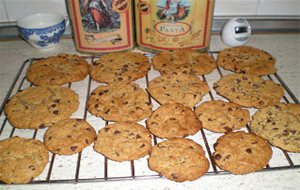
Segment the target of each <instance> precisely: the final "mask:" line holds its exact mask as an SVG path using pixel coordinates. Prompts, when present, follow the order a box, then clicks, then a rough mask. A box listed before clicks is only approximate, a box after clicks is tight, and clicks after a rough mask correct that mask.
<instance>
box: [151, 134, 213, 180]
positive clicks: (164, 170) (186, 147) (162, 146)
mask: <svg viewBox="0 0 300 190" xmlns="http://www.w3.org/2000/svg"><path fill="white" fill-rule="evenodd" d="M148 165H149V168H150V169H151V170H154V171H156V172H158V173H160V174H161V175H163V176H165V177H166V178H168V179H170V180H173V181H177V182H183V181H192V180H196V179H198V178H200V177H201V176H203V175H204V174H205V173H206V172H207V171H208V169H209V162H208V159H207V158H206V157H205V152H204V150H203V148H202V147H201V145H199V144H197V143H195V142H194V141H192V140H190V139H184V138H173V139H170V140H166V141H163V142H160V143H158V144H157V145H155V146H154V147H153V148H152V150H151V152H150V156H149V158H148Z"/></svg>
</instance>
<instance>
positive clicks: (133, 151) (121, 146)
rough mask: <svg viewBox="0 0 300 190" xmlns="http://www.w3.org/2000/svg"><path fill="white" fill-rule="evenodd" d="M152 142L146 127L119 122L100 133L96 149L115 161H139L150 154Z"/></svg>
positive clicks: (106, 127)
mask: <svg viewBox="0 0 300 190" xmlns="http://www.w3.org/2000/svg"><path fill="white" fill-rule="evenodd" d="M151 140H152V137H151V134H150V132H149V131H148V130H147V129H146V128H145V127H144V126H142V125H140V124H137V123H132V122H119V123H113V124H109V125H107V126H105V127H104V128H102V129H101V130H100V131H99V133H98V137H97V140H96V142H95V145H94V149H95V151H96V152H98V153H100V154H103V155H104V156H106V157H107V158H109V159H111V160H114V161H118V162H122V161H129V160H137V159H139V158H142V157H144V156H146V155H147V154H148V152H149V150H150V149H151V147H152V146H151Z"/></svg>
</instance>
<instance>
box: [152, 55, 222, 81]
mask: <svg viewBox="0 0 300 190" xmlns="http://www.w3.org/2000/svg"><path fill="white" fill-rule="evenodd" d="M152 63H153V68H154V69H155V70H157V71H159V72H160V73H161V74H162V75H163V74H172V73H174V72H177V73H185V74H193V75H196V76H199V75H206V74H209V73H211V72H212V71H213V70H214V69H215V68H216V66H217V64H216V63H215V61H214V59H213V58H212V57H211V56H209V55H208V54H207V53H200V52H198V51H196V50H193V49H180V50H174V51H163V52H160V53H157V54H156V55H155V56H154V57H153V59H152Z"/></svg>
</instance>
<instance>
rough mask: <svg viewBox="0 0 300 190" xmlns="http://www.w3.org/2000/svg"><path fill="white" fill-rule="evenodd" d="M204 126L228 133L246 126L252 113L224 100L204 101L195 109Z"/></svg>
mask: <svg viewBox="0 0 300 190" xmlns="http://www.w3.org/2000/svg"><path fill="white" fill-rule="evenodd" d="M195 112H196V114H197V116H198V118H199V120H200V121H201V122H202V126H203V128H205V129H208V130H210V131H213V132H217V133H226V132H231V131H233V130H237V129H240V128H242V127H245V126H246V124H247V123H248V122H249V121H250V113H249V111H248V110H246V109H242V108H241V106H239V105H237V104H235V103H232V102H224V101H222V100H211V101H207V102H204V103H203V104H201V105H200V106H198V107H197V108H196V110H195Z"/></svg>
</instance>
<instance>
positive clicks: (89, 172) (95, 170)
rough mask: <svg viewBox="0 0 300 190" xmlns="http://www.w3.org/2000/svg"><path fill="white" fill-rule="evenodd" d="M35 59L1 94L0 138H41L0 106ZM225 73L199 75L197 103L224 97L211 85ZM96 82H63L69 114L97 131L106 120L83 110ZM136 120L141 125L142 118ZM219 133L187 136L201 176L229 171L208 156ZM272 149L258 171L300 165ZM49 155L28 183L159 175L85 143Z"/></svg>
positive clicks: (297, 157)
mask: <svg viewBox="0 0 300 190" xmlns="http://www.w3.org/2000/svg"><path fill="white" fill-rule="evenodd" d="M209 53H210V54H211V55H212V56H213V57H214V58H215V57H216V56H217V54H218V52H217V51H215V52H209ZM145 56H147V57H149V61H150V62H151V56H152V55H150V54H145ZM83 58H85V59H86V60H87V61H88V62H89V63H90V64H92V63H93V62H94V61H95V60H97V59H98V58H99V56H83ZM39 59H41V58H30V59H28V60H26V61H24V62H23V64H22V65H21V66H20V68H19V70H18V72H17V73H16V76H15V78H14V80H13V83H12V84H11V87H10V88H9V89H8V92H7V94H6V96H5V97H4V101H3V103H2V105H1V109H0V123H1V128H0V140H3V139H6V138H9V137H12V136H20V137H24V138H33V139H38V140H41V141H43V136H44V133H45V131H46V129H36V130H29V129H17V128H14V127H12V126H11V125H10V123H9V122H8V121H7V118H6V116H5V113H4V107H5V105H6V103H7V101H8V100H9V98H10V97H11V96H12V95H13V94H15V93H16V92H18V91H20V90H23V89H25V88H28V87H31V86H32V84H31V83H30V82H28V81H27V80H26V71H27V69H28V67H29V65H30V64H31V63H32V62H34V61H36V60H39ZM228 73H230V72H229V71H225V70H223V69H222V68H219V67H218V68H217V69H215V70H214V71H213V72H212V73H210V74H208V75H202V76H200V79H202V80H204V81H207V83H208V85H209V87H210V92H209V93H208V94H207V95H205V96H204V97H203V99H202V101H201V102H200V103H199V104H201V103H202V102H204V101H208V100H214V99H223V100H225V99H224V98H222V97H221V96H219V95H218V94H216V92H215V91H214V90H213V88H212V86H213V83H214V82H216V81H218V80H219V79H220V78H221V77H222V76H223V75H226V74H228ZM157 76H159V73H158V72H157V71H154V70H150V72H149V74H148V75H147V76H146V77H144V78H142V79H139V80H137V81H135V82H136V83H137V84H139V85H140V87H141V88H143V89H145V88H147V86H148V83H149V81H151V80H152V79H153V78H155V77H157ZM263 78H264V79H268V80H272V81H274V82H276V83H279V84H281V85H282V86H283V87H284V89H285V96H284V97H283V98H282V102H285V103H297V104H299V100H298V99H297V98H296V96H295V95H294V94H293V93H292V91H291V90H290V89H289V88H288V86H287V85H286V84H285V82H284V81H283V80H282V78H281V77H280V76H279V75H278V74H277V73H275V74H273V75H268V76H264V77H263ZM99 85H104V84H101V83H98V82H95V81H93V80H92V79H91V78H90V77H89V76H88V77H86V79H84V80H82V81H79V82H73V83H69V84H67V85H66V86H68V87H69V88H71V89H72V90H74V91H75V92H77V93H78V94H79V100H80V106H79V109H78V111H77V112H75V113H74V114H73V116H72V118H83V119H85V120H86V121H87V122H89V123H90V124H91V125H92V126H93V127H94V128H95V130H100V129H101V128H102V127H104V126H105V125H107V124H108V122H107V121H104V120H102V119H101V118H97V117H95V116H93V115H91V114H90V113H89V112H88V111H87V109H86V108H87V106H86V104H87V99H88V96H89V94H90V93H91V91H92V90H93V89H95V88H96V87H97V86H99ZM149 102H150V103H152V104H153V110H155V109H156V108H158V107H159V104H158V103H157V102H156V101H155V100H154V99H152V98H151V96H150V95H149ZM196 106H197V105H196ZM249 111H250V113H251V115H253V114H254V113H255V112H256V109H254V108H251V109H249ZM139 123H140V124H142V125H144V126H145V120H143V121H141V122H139ZM241 130H244V131H248V132H251V131H250V127H249V125H248V124H247V125H246V126H245V128H243V129H241ZM221 135H222V134H218V133H213V132H210V131H207V130H205V129H201V130H200V131H199V132H198V133H197V134H195V135H192V136H188V137H187V138H190V139H192V140H194V141H195V142H197V143H199V144H200V145H202V147H203V148H204V150H205V152H206V156H207V157H208V158H209V161H210V169H209V171H208V172H207V173H206V175H205V176H212V175H224V174H230V173H229V172H227V171H223V170H221V169H220V168H218V167H217V166H216V164H215V163H214V160H213V156H212V153H213V151H214V150H213V144H214V143H215V142H216V140H217V138H218V137H220V136H221ZM161 141H162V139H159V138H156V137H155V136H153V145H154V144H157V143H158V142H161ZM272 149H273V157H272V159H271V160H270V162H269V164H268V165H267V166H266V167H265V168H264V169H263V170H261V171H259V172H267V171H274V170H288V169H295V168H300V154H299V153H289V152H286V151H284V150H281V149H279V148H276V147H272ZM49 154H50V160H49V163H48V164H47V166H46V168H45V170H44V172H43V173H42V174H41V175H40V176H39V177H37V178H36V179H34V180H33V181H32V182H30V183H31V184H44V183H77V182H105V181H120V180H138V179H155V178H160V177H161V176H160V175H158V174H157V173H156V172H153V171H151V170H150V169H149V168H148V163H147V157H145V158H141V159H139V160H136V161H126V162H115V161H111V160H109V159H107V158H106V157H104V156H102V155H100V154H98V153H96V152H95V151H94V150H93V148H92V146H89V147H87V148H86V149H84V150H83V151H82V152H80V153H78V154H75V155H71V156H60V155H56V154H52V153H49Z"/></svg>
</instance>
